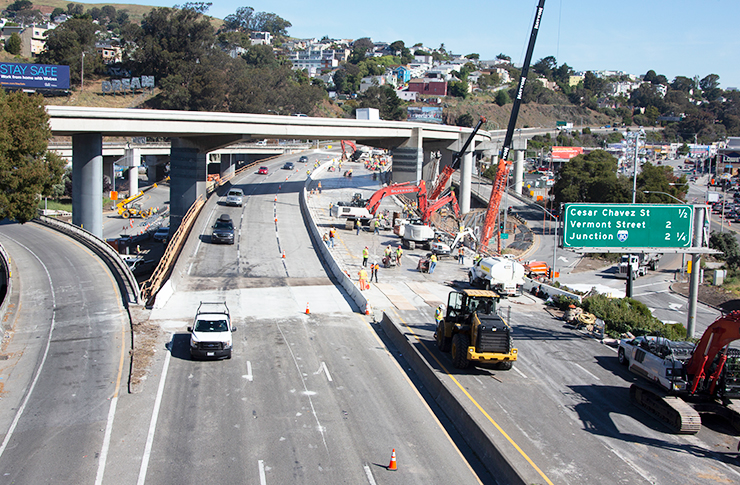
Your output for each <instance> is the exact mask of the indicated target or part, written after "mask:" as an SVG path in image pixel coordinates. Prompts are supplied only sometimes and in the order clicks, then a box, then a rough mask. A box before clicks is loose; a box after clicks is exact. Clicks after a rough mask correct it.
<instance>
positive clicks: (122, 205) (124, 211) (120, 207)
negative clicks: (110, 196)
mask: <svg viewBox="0 0 740 485" xmlns="http://www.w3.org/2000/svg"><path fill="white" fill-rule="evenodd" d="M143 196H144V192H139V193H138V194H136V195H133V196H131V197H129V198H127V199H124V200H122V201H121V202H119V203H118V204H116V211H118V215H120V216H121V217H123V218H124V219H128V218H129V217H141V218H142V219H146V218H147V217H149V216H151V215H152V213H153V211H152V208H151V207H150V208H149V209H142V208H141V204H133V202H134V201H135V200H137V199H140V198H141V197H143ZM129 204H131V205H129Z"/></svg>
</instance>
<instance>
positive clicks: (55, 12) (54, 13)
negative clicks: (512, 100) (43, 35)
mask: <svg viewBox="0 0 740 485" xmlns="http://www.w3.org/2000/svg"><path fill="white" fill-rule="evenodd" d="M64 12H65V10H64V9H63V8H61V7H57V8H55V9H54V10H52V12H51V19H52V20H54V19H55V18H57V17H59V16H60V15H64Z"/></svg>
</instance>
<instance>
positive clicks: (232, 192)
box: [226, 188, 244, 207]
mask: <svg viewBox="0 0 740 485" xmlns="http://www.w3.org/2000/svg"><path fill="white" fill-rule="evenodd" d="M243 200H244V191H243V190H242V189H237V188H231V189H229V193H228V194H227V195H226V205H236V206H239V207H241V206H242V203H243Z"/></svg>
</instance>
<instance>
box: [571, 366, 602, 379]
mask: <svg viewBox="0 0 740 485" xmlns="http://www.w3.org/2000/svg"><path fill="white" fill-rule="evenodd" d="M573 365H574V366H576V367H578V368H579V369H581V370H582V371H583V372H585V373H586V374H588V375H590V376H591V377H593V378H594V379H596V380H597V381H600V380H601V379H599V378H598V377H596V376H595V375H593V374H592V373H590V372H589V371H587V370H586V369H584V368H583V367H581V366H580V365H578V364H576V363H575V362H573Z"/></svg>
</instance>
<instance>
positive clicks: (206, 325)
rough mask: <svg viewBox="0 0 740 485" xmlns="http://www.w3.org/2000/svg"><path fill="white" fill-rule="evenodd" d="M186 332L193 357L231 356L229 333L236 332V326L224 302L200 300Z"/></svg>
mask: <svg viewBox="0 0 740 485" xmlns="http://www.w3.org/2000/svg"><path fill="white" fill-rule="evenodd" d="M188 332H190V356H191V357H192V358H193V359H220V358H226V359H230V358H231V349H232V347H233V339H232V337H231V334H232V333H233V332H236V327H235V326H234V325H233V324H232V322H231V314H230V313H229V307H227V306H226V302H209V301H202V302H200V305H198V310H197V311H196V312H195V318H194V319H193V326H192V327H188Z"/></svg>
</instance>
